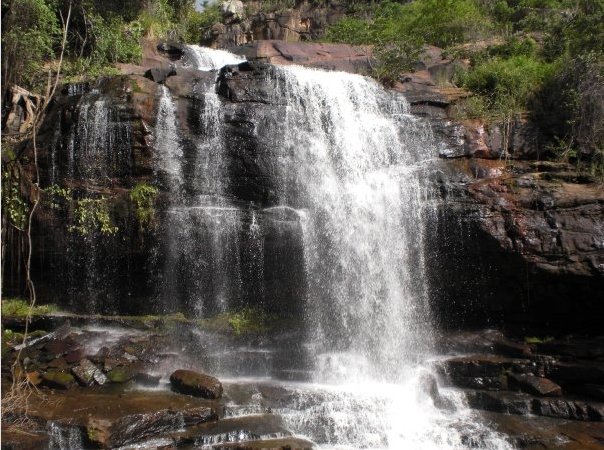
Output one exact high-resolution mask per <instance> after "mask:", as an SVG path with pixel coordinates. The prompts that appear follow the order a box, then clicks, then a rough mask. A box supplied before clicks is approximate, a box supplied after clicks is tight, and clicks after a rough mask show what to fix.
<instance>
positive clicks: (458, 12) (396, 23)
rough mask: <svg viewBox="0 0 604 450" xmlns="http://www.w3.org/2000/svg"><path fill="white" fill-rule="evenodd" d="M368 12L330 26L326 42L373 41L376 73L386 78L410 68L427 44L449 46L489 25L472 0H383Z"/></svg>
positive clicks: (391, 77)
mask: <svg viewBox="0 0 604 450" xmlns="http://www.w3.org/2000/svg"><path fill="white" fill-rule="evenodd" d="M368 12H369V14H368V17H366V16H367V13H368ZM364 13H365V14H363V15H362V16H360V17H344V18H343V19H341V20H340V21H338V22H337V23H335V24H334V25H332V26H331V27H329V28H328V29H327V32H326V40H328V41H331V42H346V43H349V44H355V45H358V44H373V45H375V46H376V52H375V56H376V60H377V67H376V68H375V73H374V74H373V75H375V76H377V77H378V78H379V79H382V80H386V81H389V80H392V79H394V78H396V75H398V73H400V72H402V71H405V70H409V69H410V68H411V67H412V65H413V63H414V62H415V61H416V60H417V58H418V56H419V54H420V50H421V48H422V46H423V45H425V44H433V45H438V46H441V47H446V46H449V45H453V44H456V43H460V42H464V41H466V40H467V39H469V38H473V37H477V36H479V35H481V34H482V33H483V32H484V30H487V29H488V28H489V26H490V22H489V19H488V17H486V16H485V15H484V14H483V12H482V10H481V9H480V8H479V7H478V5H477V4H476V2H475V1H474V0H416V1H414V2H410V3H404V4H401V3H396V2H392V1H385V2H381V3H379V4H376V5H374V6H372V7H371V9H366V10H365V11H364Z"/></svg>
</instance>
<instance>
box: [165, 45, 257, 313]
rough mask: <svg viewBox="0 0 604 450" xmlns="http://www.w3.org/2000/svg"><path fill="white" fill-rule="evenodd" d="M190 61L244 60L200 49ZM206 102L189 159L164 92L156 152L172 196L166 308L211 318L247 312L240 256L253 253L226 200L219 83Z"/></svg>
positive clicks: (240, 216) (241, 218) (201, 66)
mask: <svg viewBox="0 0 604 450" xmlns="http://www.w3.org/2000/svg"><path fill="white" fill-rule="evenodd" d="M187 55H189V57H190V63H191V64H192V65H193V66H194V67H195V68H197V69H198V70H204V71H209V70H215V69H217V68H220V67H222V66H223V65H224V64H230V63H238V62H241V61H242V59H241V58H239V57H236V56H235V55H233V54H231V53H228V52H225V51H221V50H211V49H203V48H201V47H198V46H188V47H187ZM202 104H203V108H202V110H201V112H200V117H199V130H198V136H197V138H196V139H195V140H194V142H192V143H190V147H191V148H190V150H189V152H188V154H187V155H185V154H184V152H183V148H182V145H181V142H180V138H179V131H178V127H177V121H176V116H175V110H176V106H175V104H174V101H173V99H172V96H171V94H170V91H169V90H168V89H167V88H166V87H165V86H161V87H160V99H159V107H158V109H159V114H158V121H157V124H156V140H155V146H156V149H157V152H156V153H157V155H158V160H157V161H156V169H157V172H158V175H159V177H160V179H161V178H162V175H163V176H164V177H166V176H167V178H168V180H169V181H168V182H167V186H168V190H169V191H170V194H171V195H170V199H171V205H170V208H169V210H168V212H167V220H166V224H167V225H166V232H165V234H166V237H167V241H168V244H167V252H166V253H167V255H166V256H167V258H166V261H165V267H166V269H165V271H164V272H165V280H166V283H164V284H163V285H162V290H163V293H162V294H161V296H162V297H163V299H164V301H163V303H164V304H166V305H169V307H170V308H172V309H174V307H177V308H185V309H187V310H189V311H193V312H194V313H195V314H196V315H197V316H200V317H207V316H211V315H212V314H216V313H219V312H225V311H229V310H234V309H236V308H239V307H241V306H242V304H243V296H244V293H243V281H242V271H244V270H245V268H244V267H243V265H242V261H241V255H242V252H243V251H244V249H250V248H253V247H250V245H248V241H249V239H245V222H246V221H248V217H247V216H248V214H247V211H245V210H241V209H240V208H238V207H237V206H236V205H233V204H232V202H231V200H230V199H229V198H228V197H227V196H226V186H225V183H226V181H225V180H228V174H227V171H226V160H225V139H224V131H223V123H224V120H223V117H222V116H223V110H222V105H221V102H220V99H219V97H218V95H217V94H216V92H215V87H214V86H213V85H212V86H210V88H209V89H208V90H207V91H206V92H204V93H203V99H202ZM255 226H256V227H257V224H256V225H255ZM242 241H243V243H242Z"/></svg>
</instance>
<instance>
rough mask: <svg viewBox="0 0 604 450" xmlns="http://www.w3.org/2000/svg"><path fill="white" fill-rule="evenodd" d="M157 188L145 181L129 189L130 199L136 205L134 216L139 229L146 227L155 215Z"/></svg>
mask: <svg viewBox="0 0 604 450" xmlns="http://www.w3.org/2000/svg"><path fill="white" fill-rule="evenodd" d="M158 194H159V190H158V189H157V188H156V187H155V186H151V185H149V184H146V183H139V184H137V185H136V186H135V187H134V188H133V189H132V190H131V191H130V200H131V201H132V203H134V206H135V207H136V218H137V220H138V223H139V225H140V228H141V230H143V229H144V228H146V227H148V226H149V225H150V224H151V223H152V221H153V218H154V217H155V208H154V204H155V199H156V198H157V195H158Z"/></svg>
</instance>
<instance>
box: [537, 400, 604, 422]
mask: <svg viewBox="0 0 604 450" xmlns="http://www.w3.org/2000/svg"><path fill="white" fill-rule="evenodd" d="M533 413H534V414H538V415H541V416H547V417H556V418H559V419H570V420H585V421H595V422H601V421H603V420H604V403H596V402H583V401H576V400H568V399H563V398H561V399H550V398H536V399H534V400H533Z"/></svg>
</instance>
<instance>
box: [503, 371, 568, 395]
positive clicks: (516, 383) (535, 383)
mask: <svg viewBox="0 0 604 450" xmlns="http://www.w3.org/2000/svg"><path fill="white" fill-rule="evenodd" d="M508 379H509V382H510V386H511V387H517V388H519V389H520V390H522V391H524V392H527V393H529V394H533V395H539V396H542V397H559V396H561V395H562V388H561V387H560V386H559V385H557V384H556V383H554V382H553V381H552V380H548V379H547V378H541V377H536V376H533V375H527V374H521V373H513V374H511V375H510V376H509V377H508Z"/></svg>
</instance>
